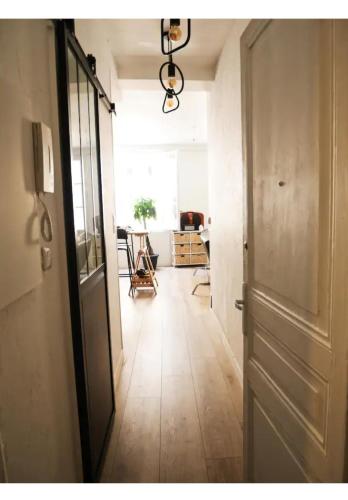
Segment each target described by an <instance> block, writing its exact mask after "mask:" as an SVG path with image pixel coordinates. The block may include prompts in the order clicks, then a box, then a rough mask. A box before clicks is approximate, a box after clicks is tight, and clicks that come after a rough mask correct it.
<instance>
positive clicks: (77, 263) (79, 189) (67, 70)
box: [56, 21, 115, 481]
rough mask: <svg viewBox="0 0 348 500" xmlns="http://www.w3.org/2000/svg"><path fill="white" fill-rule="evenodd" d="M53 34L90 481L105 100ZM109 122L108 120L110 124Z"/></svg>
mask: <svg viewBox="0 0 348 500" xmlns="http://www.w3.org/2000/svg"><path fill="white" fill-rule="evenodd" d="M56 29H57V63H58V67H57V74H58V97H59V119H60V140H61V157H62V171H63V190H64V213H65V233H66V247H67V261H68V276H69V291H70V314H71V324H72V334H73V346H74V358H75V375H76V389H77V398H78V406H79V420H80V435H81V450H82V460H83V470H84V480H85V481H95V480H97V479H98V474H99V471H100V466H101V463H102V459H103V456H104V451H105V448H106V444H107V439H108V436H109V431H110V428H111V424H112V419H113V416H114V412H115V402H114V388H113V374H112V362H111V349H110V328H109V310H108V297H107V283H106V255H105V244H104V224H103V210H102V191H101V185H102V184H101V162H100V157H101V156H100V141H99V113H98V109H99V108H98V102H99V98H103V99H104V98H105V93H103V92H101V91H100V89H99V87H100V83H99V81H98V80H97V78H96V76H95V74H94V71H93V69H94V67H93V64H95V61H92V63H93V64H92V65H91V60H88V59H87V57H86V56H85V54H84V53H83V51H82V49H81V47H80V45H79V43H78V41H77V40H76V38H75V36H74V34H73V33H72V32H71V31H70V30H69V29H68V27H67V23H66V22H64V21H59V22H57V24H56ZM110 119H111V118H110Z"/></svg>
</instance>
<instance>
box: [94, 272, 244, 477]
mask: <svg viewBox="0 0 348 500" xmlns="http://www.w3.org/2000/svg"><path fill="white" fill-rule="evenodd" d="M192 275H193V269H192V268H176V269H175V268H162V269H160V270H159V272H158V280H159V289H158V295H157V296H153V295H152V294H151V292H149V291H146V292H140V293H139V292H136V297H135V299H132V298H129V297H128V295H127V292H128V286H129V281H128V279H127V278H121V306H122V327H123V343H124V346H123V347H124V357H125V361H124V366H123V369H122V373H121V379H120V382H119V385H118V388H117V398H116V404H117V406H116V419H115V425H114V429H113V433H112V436H111V441H110V446H109V450H108V454H107V458H106V462H105V466H104V470H103V475H102V480H103V481H104V482H171V483H173V482H174V483H176V482H177V483H182V482H240V481H241V455H242V395H241V389H240V385H239V383H238V381H237V379H236V376H235V372H234V369H233V367H232V365H231V362H230V360H229V357H228V355H227V352H226V350H225V347H224V345H223V342H222V340H221V327H220V325H219V323H218V321H217V319H216V317H215V315H214V313H213V312H212V310H211V309H210V307H209V287H200V288H199V289H198V290H197V295H195V296H192V295H191V290H192V288H193V284H194V283H195V279H196V280H197V278H198V279H199V280H200V281H204V278H205V274H204V271H200V272H199V273H198V275H197V277H196V278H195V279H194V278H193V276H192Z"/></svg>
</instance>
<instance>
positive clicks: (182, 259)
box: [172, 231, 208, 267]
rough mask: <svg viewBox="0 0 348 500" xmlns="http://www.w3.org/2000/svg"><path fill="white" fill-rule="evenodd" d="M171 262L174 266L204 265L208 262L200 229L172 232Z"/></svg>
mask: <svg viewBox="0 0 348 500" xmlns="http://www.w3.org/2000/svg"><path fill="white" fill-rule="evenodd" d="M172 263H173V266H175V267H177V266H204V265H206V264H207V263H208V257H207V252H206V251H205V247H204V244H203V242H202V240H201V231H173V232H172Z"/></svg>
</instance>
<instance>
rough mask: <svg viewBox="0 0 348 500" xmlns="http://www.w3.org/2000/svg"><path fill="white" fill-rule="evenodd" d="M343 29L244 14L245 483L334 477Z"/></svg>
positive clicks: (340, 326) (340, 374) (338, 461)
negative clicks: (250, 19) (338, 116)
mask: <svg viewBox="0 0 348 500" xmlns="http://www.w3.org/2000/svg"><path fill="white" fill-rule="evenodd" d="M346 28H347V26H346ZM340 31H343V30H342V28H341V29H340V30H338V25H337V23H335V22H333V21H319V20H275V21H271V22H264V21H262V22H261V21H260V22H252V23H251V24H250V25H249V27H248V28H247V30H246V32H245V33H244V35H243V37H242V74H243V85H242V87H243V135H244V137H243V141H244V163H245V187H246V210H245V213H246V218H245V237H246V240H247V241H248V247H247V248H248V249H247V251H246V252H245V262H244V263H245V277H246V281H247V297H246V299H247V300H246V302H247V304H246V307H247V311H246V315H245V317H246V328H245V330H246V333H247V337H246V340H245V381H246V390H245V415H246V426H245V428H246V436H245V438H246V439H245V442H246V447H245V452H246V453H245V454H246V464H245V466H246V467H245V469H246V475H247V478H248V480H251V481H261V482H263V481H265V482H269V481H272V482H278V481H279V482H283V481H285V482H286V481H288V482H293V481H337V480H338V481H339V480H342V478H343V463H344V438H345V406H346V387H347V386H346V378H345V377H346V367H345V360H344V355H345V351H344V349H345V348H346V346H347V335H346V328H347V315H346V314H345V311H344V308H343V307H342V304H340V302H339V299H338V297H339V295H341V294H346V288H347V283H348V280H347V276H348V274H347V258H346V256H345V253H346V251H345V249H344V246H343V245H342V244H341V245H340V246H338V245H337V236H338V231H342V230H343V227H344V226H343V225H342V221H341V220H339V218H338V217H337V215H338V214H340V215H339V217H341V214H342V212H344V211H347V204H348V203H347V202H348V199H346V200H345V201H344V202H343V200H342V199H340V200H339V199H337V198H336V186H337V183H340V182H342V180H343V179H344V177H342V176H346V173H345V172H344V170H343V169H342V167H341V166H340V165H339V163H338V162H337V157H336V155H335V151H337V150H340V148H341V144H340V143H339V142H337V136H336V127H337V123H336V122H335V120H334V117H335V110H336V107H337V106H338V101H339V100H341V96H340V95H339V94H338V93H337V92H336V88H335V82H336V81H337V80H336V79H335V71H336V72H337V71H338V68H341V66H338V65H337V64H338V60H337V53H336V52H335V50H336V47H337V46H338V45H340V44H342V43H345V50H346V51H347V52H346V56H348V50H347V49H348V44H347V40H346V41H345V42H344V41H343V37H342V33H341V32H340ZM346 38H347V37H346ZM340 46H341V45H340ZM335 58H336V59H335ZM340 65H342V62H340ZM340 71H341V72H342V76H344V78H345V79H347V70H343V69H342V68H341V69H340ZM346 131H347V132H348V130H346ZM345 187H346V189H347V184H346V185H345ZM343 203H344V204H343ZM338 221H339V222H338ZM345 232H346V231H345ZM335 266H336V267H337V266H338V267H339V268H340V269H341V271H343V272H344V274H342V275H340V277H339V279H337V278H338V277H337V276H336V277H335ZM265 456H267V460H266V461H265V460H264V457H265Z"/></svg>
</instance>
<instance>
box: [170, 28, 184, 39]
mask: <svg viewBox="0 0 348 500" xmlns="http://www.w3.org/2000/svg"><path fill="white" fill-rule="evenodd" d="M181 35H182V31H181V29H180V26H171V27H170V28H169V38H170V39H171V41H172V42H178V41H179V40H180V38H181Z"/></svg>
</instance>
